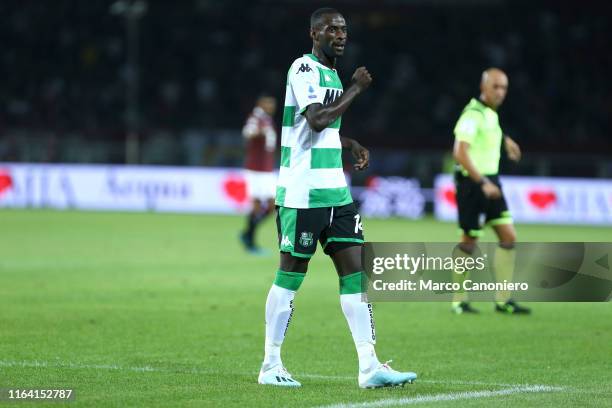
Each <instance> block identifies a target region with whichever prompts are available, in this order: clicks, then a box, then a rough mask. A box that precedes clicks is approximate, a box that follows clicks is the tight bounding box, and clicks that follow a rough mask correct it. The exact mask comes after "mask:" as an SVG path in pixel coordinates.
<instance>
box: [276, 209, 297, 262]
mask: <svg viewBox="0 0 612 408" xmlns="http://www.w3.org/2000/svg"><path fill="white" fill-rule="evenodd" d="M278 216H279V218H280V225H281V228H280V229H281V242H280V250H281V251H283V252H293V251H294V250H295V223H296V220H297V209H296V208H287V207H279V209H278Z"/></svg>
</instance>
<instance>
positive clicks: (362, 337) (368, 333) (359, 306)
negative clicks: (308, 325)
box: [340, 293, 380, 373]
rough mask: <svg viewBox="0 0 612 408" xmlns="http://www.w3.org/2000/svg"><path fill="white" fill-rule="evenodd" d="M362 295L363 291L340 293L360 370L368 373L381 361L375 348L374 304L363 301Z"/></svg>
mask: <svg viewBox="0 0 612 408" xmlns="http://www.w3.org/2000/svg"><path fill="white" fill-rule="evenodd" d="M361 296H362V294H361V293H353V294H350V295H340V305H341V306H342V311H343V312H344V316H345V317H346V321H347V322H348V325H349V328H350V329H351V334H352V335H353V341H354V342H355V348H356V349H357V356H358V357H359V371H361V372H362V373H366V372H368V371H370V370H371V369H373V368H376V367H378V366H379V365H380V362H379V361H378V357H376V351H375V350H374V344H376V332H375V330H374V315H373V313H372V305H371V304H369V303H366V302H362V301H361Z"/></svg>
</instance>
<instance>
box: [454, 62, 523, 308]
mask: <svg viewBox="0 0 612 408" xmlns="http://www.w3.org/2000/svg"><path fill="white" fill-rule="evenodd" d="M507 92H508V77H507V76H506V74H505V73H504V72H503V71H501V70H500V69H497V68H489V69H487V70H486V71H484V72H483V73H482V79H481V82H480V97H479V98H478V99H472V100H471V101H470V103H468V104H467V106H466V107H465V108H464V109H463V112H462V113H461V117H460V118H459V120H458V121H457V124H456V125H455V130H454V133H455V145H454V148H453V156H454V158H455V160H456V161H457V170H456V172H455V184H456V189H457V206H458V210H459V211H458V212H459V227H460V228H461V230H462V239H461V243H460V244H459V247H458V251H459V252H460V253H461V252H463V253H464V254H463V256H469V255H471V254H472V253H473V252H474V250H475V247H476V243H477V241H478V238H479V237H480V236H481V235H482V234H483V231H482V227H483V224H482V222H481V220H483V219H484V224H485V225H489V226H491V227H492V228H493V230H494V231H495V234H496V235H497V238H498V240H499V246H498V247H497V249H496V251H495V259H494V261H493V268H494V270H495V278H496V281H497V282H503V281H504V280H508V281H511V280H512V275H513V272H514V257H515V254H514V252H515V250H514V242H515V241H516V232H515V230H514V225H513V222H512V216H511V215H510V212H509V211H508V206H507V204H506V200H505V198H504V194H503V192H502V186H501V184H500V182H499V176H498V172H499V159H500V155H501V144H502V140H503V142H504V147H505V149H506V152H507V154H508V158H509V159H510V160H513V161H518V160H520V158H521V150H520V148H519V146H518V144H516V142H515V141H514V140H512V139H511V138H510V136H508V135H504V134H503V132H502V129H501V127H500V126H499V117H498V115H497V109H498V108H499V106H501V104H502V103H503V102H504V99H505V98H506V93H507ZM458 278H460V279H465V276H458ZM495 310H496V311H498V312H501V313H510V314H528V313H530V309H528V308H526V307H522V306H519V305H518V304H517V303H516V302H514V301H513V300H512V299H511V293H510V292H509V291H498V292H496V294H495ZM452 311H453V312H454V313H458V314H460V313H478V311H477V310H476V309H474V308H473V307H471V306H470V304H469V302H468V297H467V294H466V293H465V292H461V293H455V294H454V297H453V306H452Z"/></svg>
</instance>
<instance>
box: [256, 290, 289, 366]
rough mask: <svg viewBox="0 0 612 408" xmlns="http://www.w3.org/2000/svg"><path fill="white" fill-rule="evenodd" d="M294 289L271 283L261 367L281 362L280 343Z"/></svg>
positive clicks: (285, 328) (284, 331) (286, 325)
mask: <svg viewBox="0 0 612 408" xmlns="http://www.w3.org/2000/svg"><path fill="white" fill-rule="evenodd" d="M294 298H295V291H293V290H289V289H285V288H281V287H280V286H276V285H272V287H271V288H270V292H268V299H267V300H266V343H265V356H264V361H263V369H264V370H267V369H269V368H271V367H274V366H277V365H279V364H281V365H282V364H283V362H282V361H281V356H280V352H281V345H282V344H283V340H284V339H285V333H286V332H287V328H288V327H289V322H290V321H291V315H292V314H293V299H294Z"/></svg>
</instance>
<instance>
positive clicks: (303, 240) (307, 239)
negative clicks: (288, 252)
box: [300, 232, 313, 247]
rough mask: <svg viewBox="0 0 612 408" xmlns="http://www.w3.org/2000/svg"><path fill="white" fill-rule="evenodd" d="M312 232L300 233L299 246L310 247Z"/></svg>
mask: <svg viewBox="0 0 612 408" xmlns="http://www.w3.org/2000/svg"><path fill="white" fill-rule="evenodd" d="M312 241H313V240H312V232H302V235H301V236H300V245H301V246H303V247H309V246H311V245H312Z"/></svg>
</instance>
